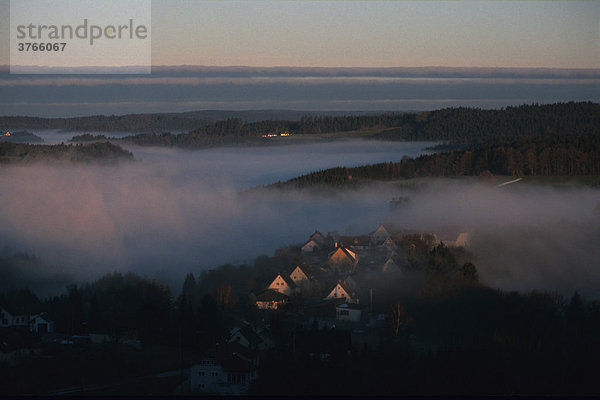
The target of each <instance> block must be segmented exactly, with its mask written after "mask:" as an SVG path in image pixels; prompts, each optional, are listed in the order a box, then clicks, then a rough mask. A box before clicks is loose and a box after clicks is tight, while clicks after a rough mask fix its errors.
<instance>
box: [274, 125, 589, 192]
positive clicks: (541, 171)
mask: <svg viewBox="0 0 600 400" xmlns="http://www.w3.org/2000/svg"><path fill="white" fill-rule="evenodd" d="M490 172H491V173H492V174H496V175H509V176H592V175H594V176H597V175H600V135H595V136H565V137H553V138H547V139H544V138H535V139H533V138H532V139H524V140H520V141H510V142H504V143H501V144H495V145H479V146H471V147H470V148H469V149H468V150H460V151H454V152H443V153H436V154H430V155H422V156H420V157H417V158H415V159H410V158H405V159H403V160H401V161H399V162H390V163H379V164H372V165H366V166H360V167H354V168H346V167H337V168H331V169H327V170H322V171H317V172H312V173H310V174H307V175H303V176H300V177H297V178H293V179H290V180H289V181H286V182H283V183H282V182H278V183H276V184H274V185H272V186H271V187H296V188H303V187H310V186H313V185H327V186H342V185H355V184H359V183H362V182H365V181H369V180H392V179H400V178H415V177H430V176H479V175H482V174H486V173H490Z"/></svg>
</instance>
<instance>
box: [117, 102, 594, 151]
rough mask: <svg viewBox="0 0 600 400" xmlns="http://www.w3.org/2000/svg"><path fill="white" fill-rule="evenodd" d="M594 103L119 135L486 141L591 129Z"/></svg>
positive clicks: (193, 141)
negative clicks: (350, 135) (358, 136)
mask: <svg viewBox="0 0 600 400" xmlns="http://www.w3.org/2000/svg"><path fill="white" fill-rule="evenodd" d="M599 128H600V104H596V103H591V102H586V103H574V102H570V103H556V104H550V105H523V106H519V107H507V108H504V109H501V110H481V109H474V108H447V109H442V110H437V111H431V112H423V113H404V114H380V115H349V116H337V117H335V116H316V117H303V118H301V119H300V120H298V121H289V120H280V121H275V120H268V121H258V122H243V121H242V120H241V119H239V118H230V119H227V120H225V121H218V122H216V123H214V124H212V125H208V126H204V127H201V128H198V129H196V130H194V131H191V132H189V133H186V134H180V135H173V134H170V133H163V134H158V135H156V134H153V135H136V136H132V137H128V138H124V139H123V140H125V141H127V142H130V143H134V144H138V145H151V146H176V147H185V148H195V147H203V146H207V145H215V144H229V143H232V142H235V141H236V140H240V139H244V138H245V139H248V138H256V137H261V136H263V135H265V134H269V133H275V134H277V133H290V134H293V135H310V134H321V133H341V134H343V133H344V132H356V131H359V132H360V131H363V132H365V133H366V134H365V135H364V137H368V138H374V139H386V140H407V141H417V140H432V141H433V140H435V141H440V140H444V141H454V142H461V143H489V142H497V141H499V140H509V139H515V138H534V137H536V138H537V137H542V138H545V137H550V136H552V137H553V136H566V135H590V134H597V133H598V132H599Z"/></svg>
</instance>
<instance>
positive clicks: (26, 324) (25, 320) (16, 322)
mask: <svg viewBox="0 0 600 400" xmlns="http://www.w3.org/2000/svg"><path fill="white" fill-rule="evenodd" d="M0 328H26V329H28V330H29V331H31V332H36V333H48V332H53V331H54V323H53V322H52V321H50V319H49V318H48V315H47V314H46V313H23V312H20V313H19V312H16V311H14V310H11V311H8V309H7V308H4V307H3V308H0Z"/></svg>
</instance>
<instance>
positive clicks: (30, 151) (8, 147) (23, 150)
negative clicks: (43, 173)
mask: <svg viewBox="0 0 600 400" xmlns="http://www.w3.org/2000/svg"><path fill="white" fill-rule="evenodd" d="M120 159H129V160H132V159H133V154H132V153H131V152H129V151H127V150H124V149H123V148H121V147H119V146H117V145H114V144H112V143H109V142H105V143H91V144H87V145H82V144H77V145H73V144H69V145H66V144H55V145H41V146H40V145H32V144H25V143H9V142H0V164H7V163H12V162H33V161H76V162H91V161H102V162H107V161H108V162H110V161H117V160H120Z"/></svg>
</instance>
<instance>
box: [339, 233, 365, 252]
mask: <svg viewBox="0 0 600 400" xmlns="http://www.w3.org/2000/svg"><path fill="white" fill-rule="evenodd" d="M339 244H340V245H341V246H344V247H351V248H352V249H354V250H359V251H366V250H369V249H370V248H371V238H369V236H367V235H361V236H340V241H339Z"/></svg>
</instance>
